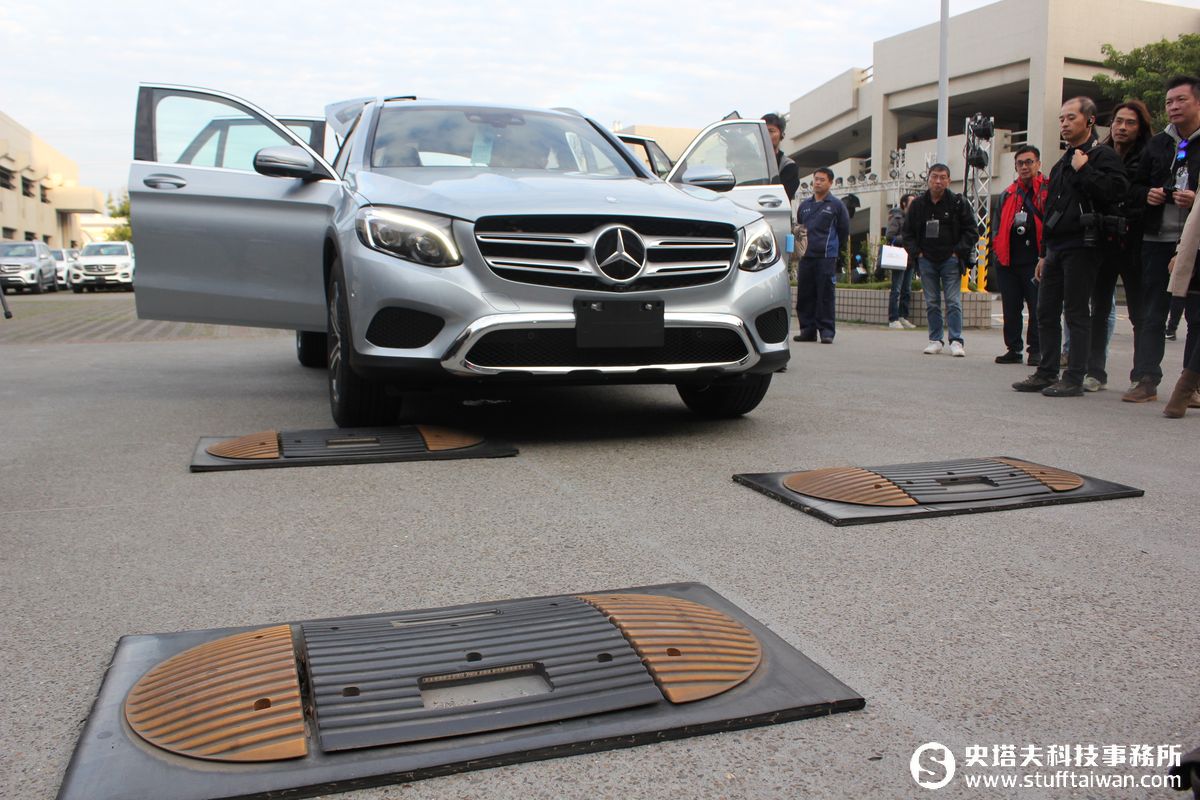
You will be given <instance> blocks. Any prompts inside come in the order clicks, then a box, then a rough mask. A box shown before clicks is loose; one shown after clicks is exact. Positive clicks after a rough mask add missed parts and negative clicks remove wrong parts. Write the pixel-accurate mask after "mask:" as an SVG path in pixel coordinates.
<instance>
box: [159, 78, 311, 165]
mask: <svg viewBox="0 0 1200 800" xmlns="http://www.w3.org/2000/svg"><path fill="white" fill-rule="evenodd" d="M288 144H292V142H291V141H289V140H288V139H286V138H285V137H284V136H282V135H281V134H280V133H279V132H278V131H276V130H275V129H274V128H273V127H271V126H269V125H268V124H267V123H266V122H265V121H264V120H261V119H259V118H258V117H255V116H251V115H250V114H248V113H247V112H246V111H245V110H244V109H242V108H241V107H239V106H237V105H234V104H232V103H226V102H224V101H222V100H219V99H207V98H206V99H201V98H197V97H189V96H183V95H170V96H167V97H164V98H163V99H162V100H161V101H160V102H159V103H158V105H157V107H156V108H155V110H154V147H155V160H156V161H158V162H160V163H167V164H192V165H195V166H205V167H224V168H225V169H236V170H245V171H247V172H253V171H254V154H255V153H257V152H258V151H259V150H261V149H262V148H264V147H274V146H277V145H288Z"/></svg>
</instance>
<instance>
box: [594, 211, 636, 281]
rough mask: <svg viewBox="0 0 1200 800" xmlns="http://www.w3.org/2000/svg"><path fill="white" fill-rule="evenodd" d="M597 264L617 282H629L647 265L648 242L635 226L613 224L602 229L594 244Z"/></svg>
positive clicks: (602, 272) (608, 276)
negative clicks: (643, 239) (644, 240)
mask: <svg viewBox="0 0 1200 800" xmlns="http://www.w3.org/2000/svg"><path fill="white" fill-rule="evenodd" d="M592 255H594V256H595V258H596V266H597V267H598V268H599V269H600V273H601V274H602V275H604V277H606V278H608V279H609V280H611V281H613V282H615V283H628V282H630V281H632V280H634V279H635V278H637V276H638V275H641V274H642V269H644V268H645V266H646V243H645V242H643V241H642V237H641V236H639V235H638V233H637V231H635V230H634V229H633V228H627V227H625V226H624V225H613V226H612V227H610V228H605V229H604V230H602V231H600V235H599V236H597V237H596V243H595V244H594V245H592Z"/></svg>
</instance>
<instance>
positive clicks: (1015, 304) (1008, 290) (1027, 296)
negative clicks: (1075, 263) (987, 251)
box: [993, 263, 1042, 355]
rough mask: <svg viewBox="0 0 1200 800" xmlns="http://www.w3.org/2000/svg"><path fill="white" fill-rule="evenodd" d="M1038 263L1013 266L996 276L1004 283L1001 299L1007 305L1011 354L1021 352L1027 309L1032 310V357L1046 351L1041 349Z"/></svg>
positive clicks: (1006, 337)
mask: <svg viewBox="0 0 1200 800" xmlns="http://www.w3.org/2000/svg"><path fill="white" fill-rule="evenodd" d="M1036 268H1037V264H1036V263H1032V264H1025V265H1017V264H1013V265H1012V266H1010V267H1003V266H1000V267H997V268H996V271H995V272H994V273H993V274H994V275H996V276H997V279H998V281H999V283H1000V299H1001V300H1002V302H1003V305H1004V345H1005V347H1007V348H1008V350H1009V352H1011V353H1019V352H1021V348H1022V346H1023V345H1024V343H1023V342H1022V341H1021V322H1022V317H1023V316H1024V312H1025V308H1026V307H1028V308H1029V327H1028V329H1027V331H1026V342H1028V344H1029V354H1030V355H1034V354H1037V353H1040V352H1042V351H1041V348H1040V347H1039V346H1038V318H1037V305H1038V285H1037V284H1036V283H1034V282H1033V271H1034V269H1036Z"/></svg>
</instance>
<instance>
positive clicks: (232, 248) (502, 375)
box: [129, 86, 790, 426]
mask: <svg viewBox="0 0 1200 800" xmlns="http://www.w3.org/2000/svg"><path fill="white" fill-rule="evenodd" d="M218 121H219V123H220V124H214V123H216V122H218ZM326 122H327V123H328V124H327V126H326V125H325V124H318V122H317V121H314V118H311V117H294V118H282V119H276V118H273V117H271V116H270V115H268V114H266V113H265V112H263V111H262V110H260V109H258V108H256V107H255V106H253V105H251V104H249V103H247V102H246V101H244V100H240V99H238V98H235V97H232V96H230V95H227V94H224V93H221V92H215V91H210V90H204V89H196V88H191V87H174V86H143V87H142V88H141V90H140V94H139V98H138V108H137V124H136V134H135V153H134V158H135V161H134V163H133V166H132V169H131V172H130V179H129V187H130V200H131V208H132V225H133V230H134V233H135V237H136V241H137V244H138V250H139V268H138V292H137V307H138V313H139V315H140V316H142V317H144V318H154V319H172V320H187V321H199V322H213V323H225V324H235V325H257V326H266V327H280V328H288V329H293V330H295V331H297V338H296V341H297V351H298V357H299V359H300V361H301V363H303V364H305V365H308V366H322V367H324V368H325V369H326V370H327V371H328V386H329V399H330V405H331V409H332V412H333V418H334V420H335V421H336V422H337V424H338V425H341V426H358V425H369V424H381V423H385V422H387V421H388V420H389V419H390V418H392V417H393V416H394V415H395V413H396V408H397V398H398V397H399V392H403V391H409V390H417V389H426V388H431V387H436V386H440V385H446V384H464V383H475V384H498V383H505V382H522V383H546V384H556V383H586V384H601V383H670V384H674V385H676V386H677V387H678V390H679V394H680V396H681V397H682V399H683V400H684V402H685V403H686V404H687V405H688V407H689V408H691V409H692V410H694V411H695V412H697V413H699V414H702V415H706V416H716V417H722V416H736V415H740V414H744V413H746V412H748V411H750V410H751V409H753V408H754V407H755V406H757V405H758V403H759V402H760V401H761V400H762V398H763V396H764V395H765V393H766V391H767V388H768V387H769V385H770V382H771V375H772V374H773V373H774V372H776V371H777V370H779V369H781V368H782V367H783V366H784V365H785V364H786V363H787V359H788V347H787V333H788V324H789V315H788V307H789V290H788V281H787V272H786V269H785V266H784V260H783V259H782V257H781V250H782V248H781V244H782V243H783V240H784V238H785V237H786V232H787V230H788V225H789V215H790V209H789V207H788V203H787V197H786V194H785V193H784V191H783V187H782V186H780V185H779V177H778V172H777V168H776V165H775V159H774V157H773V154H772V149H771V146H770V141H769V139H768V137H767V134H766V131H765V127H764V126H763V124H762V123H761V122H758V121H750V120H727V121H723V122H721V123H717V124H716V125H713V126H710V127H709V128H706V129H705V130H704V131H703V132H702V133H701V134H700V136H698V137H697V139H696V140H695V141H694V142H693V143H692V145H691V146H689V148H688V149H687V150H686V151H685V152H684V153H683V155H682V157H681V158H680V159H679V161H678V162H677V163H676V165H675V166H674V168H673V169H672V170H671V172H670V173H669V174H668V175H667V178H666V180H663V179H660V178H659V177H658V176H656V175H655V174H653V173H652V172H651V171H650V170H648V169H647V168H646V167H645V166H644V165H643V164H642V163H641V162H640V161H639V160H638V159H637V158H636V157H635V156H633V155H632V154H631V153H630V152H629V150H628V149H627V148H626V147H625V146H624V145H623V144H621V142H620V141H619V140H618V139H617V138H616V137H615V136H614V135H613V134H612V133H610V132H609V131H607V130H605V129H604V128H603V127H602V126H600V125H598V124H597V123H595V122H594V121H592V120H590V119H588V118H586V117H584V116H583V115H581V114H579V113H578V112H575V111H571V110H567V109H561V110H537V109H527V108H512V107H500V106H494V105H479V104H464V103H452V102H435V101H429V100H417V99H415V98H412V97H397V98H379V99H364V100H354V101H348V102H345V103H338V104H335V105H332V106H330V107H329V108H328V109H327V114H326ZM327 134H328V137H329V139H330V141H331V145H330V147H329V152H333V151H334V150H336V157H335V158H333V159H332V160H331V161H329V160H326V158H325V157H324V155H323V154H324V152H325V150H324V149H323V148H322V144H323V143H324V140H325V138H326V135H327ZM714 190H715V191H714Z"/></svg>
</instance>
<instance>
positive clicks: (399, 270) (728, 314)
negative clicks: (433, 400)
mask: <svg viewBox="0 0 1200 800" xmlns="http://www.w3.org/2000/svg"><path fill="white" fill-rule="evenodd" d="M456 238H457V239H458V241H459V243H460V245H463V246H464V247H463V249H464V252H463V256H464V264H462V265H460V266H456V267H448V268H433V267H424V266H421V265H417V264H412V263H410V262H407V261H403V260H401V259H397V258H393V257H391V256H388V255H385V254H382V253H378V252H376V251H374V250H370V249H368V248H365V247H363V246H362V245H361V244H360V243H359V242H358V241H357V239H352V240H350V241H346V240H343V245H344V247H343V250H342V258H343V262H342V263H343V270H344V272H345V276H346V281H347V288H348V293H347V300H348V304H349V307H350V329H351V331H350V333H351V341H352V344H353V346H352V348H350V353H349V359H350V364H351V366H352V368H353V369H354V370H355V372H357V373H359V374H361V375H363V376H366V377H370V378H373V379H376V380H385V381H389V382H393V383H397V384H401V385H404V386H406V387H411V388H422V387H426V386H435V385H445V384H454V383H461V382H478V383H496V382H499V383H505V382H508V381H516V382H530V383H548V384H558V383H579V384H587V383H709V382H712V381H713V380H714V379H718V378H721V377H724V376H736V375H739V374H751V373H755V374H757V373H761V372H774V371H776V370H778V369H780V368H782V367H783V366H784V365H785V364H786V363H787V360H788V352H789V351H788V344H787V337H786V335H776V336H774V337H772V338H775V339H778V341H767V340H766V339H764V338H763V336H762V335H761V332H760V329H759V326H758V325H756V320H757V319H758V318H759V316H760V315H762V314H763V313H764V312H772V311H773V312H777V313H778V314H781V315H782V316H783V319H784V330H785V331H786V319H787V313H788V312H787V310H788V309H789V308H790V306H791V298H790V291H789V287H788V282H787V271H786V269H784V267H783V265H782V264H777V265H775V266H772V267H769V268H768V269H766V270H762V271H760V272H746V271H742V270H738V269H736V268H734V269H732V270H731V271H730V272H729V274H727V275H726V276H725V277H723V278H721V279H720V280H719V281H715V282H713V283H711V284H705V285H701V286H689V287H682V288H674V289H662V290H657V291H630V292H622V293H614V294H609V295H608V296H607V297H604V298H601V297H597V295H596V293H594V292H588V291H581V290H575V289H565V288H560V287H552V286H537V285H531V284H525V283H519V282H515V281H511V280H506V279H504V278H501V277H499V276H497V275H496V274H494V273H493V272H491V270H490V269H489V268H488V267H487V266H486V264H485V263H484V261H483V258H482V256H481V255H480V254H479V253H478V249H477V248H474V247H472V245H473V239H472V238H471V237H470V236H469V235H461V234H460V233H459V232H458V231H457V230H456ZM581 298H585V299H625V300H659V301H662V303H663V307H664V313H663V323H664V328H665V332H666V333H667V335H668V338H670V337H671V336H672V332H674V336H675V338H676V339H678V338H679V336H685V335H686V336H689V337H693V336H694V337H696V338H697V339H698V340H703V339H704V338H705V337H708V336H710V333H711V336H712V337H720V338H722V339H723V340H724V341H723V344H722V346H720V347H717V348H716V350H717V351H718V352H719V354H720V356H721V357H718V358H712V359H708V358H705V352H704V351H703V349H702V348H701V349H700V350H699V351H698V350H696V349H695V348H692V349H691V350H689V352H688V356H689V357H688V358H686V359H682V360H672V359H671V358H670V357H669V356H671V355H673V354H674V355H677V354H678V348H675V349H674V350H672V349H671V348H670V347H668V348H666V349H665V350H663V349H661V348H660V349H659V350H658V351H657V352H656V351H655V349H654V348H648V349H646V350H645V351H644V353H645V358H642V354H641V353H638V352H636V351H632V350H626V351H622V352H621V353H619V354H618V356H619V357H618V358H617V359H616V360H615V361H614V363H602V360H597V357H596V355H595V353H593V352H585V351H579V353H582V354H583V355H584V356H586V357H587V358H586V359H585V360H583V361H582V362H575V361H573V360H572V359H571V356H572V354H573V351H572V348H571V346H567V345H564V341H563V340H564V339H569V340H571V341H573V340H574V337H573V336H572V335H570V334H569V333H568V332H573V331H574V328H575V324H576V320H575V311H574V303H575V301H576V300H578V299H581ZM395 308H402V309H411V310H413V311H418V312H423V313H425V314H430V315H436V316H437V317H439V318H440V319H441V320H443V322H444V324H443V325H442V327H441V329H440V331H438V332H437V333H436V335H434V336H432V338H431V339H430V340H429V341H428V342H425V343H423V344H422V345H421V346H418V347H382V346H379V344H378V343H377V342H372V341H370V340H369V339H368V338H367V332H368V330H369V329H370V327H371V324H372V321H373V320H374V319H375V318H376V315H377V314H379V313H380V312H381V311H383V310H385V309H395ZM706 331H708V332H710V333H705V332H706ZM505 332H507V333H506V334H505V335H507V336H508V338H509V339H510V340H511V339H512V338H513V337H514V336H521V335H528V336H529V337H530V338H534V337H538V336H542V337H543V338H551V339H556V340H557V342H556V343H555V347H552V348H551V349H553V350H554V351H555V353H562V354H564V355H563V360H561V361H557V362H554V361H552V360H551V361H548V359H547V357H545V354H544V353H542V355H543V358H541V359H540V360H537V361H529V362H523V361H522V360H521V357H520V353H519V350H513V351H510V352H515V353H516V355H512V356H511V357H509V358H506V359H505V360H504V361H503V363H496V362H495V361H494V360H493V361H491V362H484V361H481V360H479V359H477V358H475V357H473V355H472V351H473V350H474V349H475V348H476V345H478V344H479V343H480V342H481V341H482V340H484V339H485V337H488V336H489V335H492V336H494V335H496V334H498V333H505ZM555 333H557V335H550V336H548V337H545V336H543V334H555ZM493 340H494V339H493ZM664 357H665V358H664Z"/></svg>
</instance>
